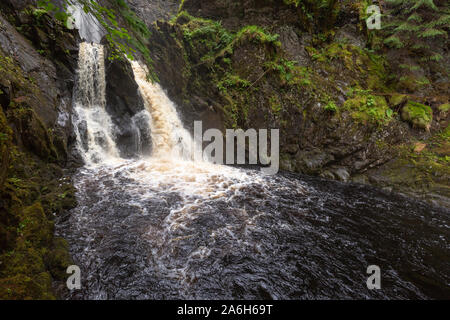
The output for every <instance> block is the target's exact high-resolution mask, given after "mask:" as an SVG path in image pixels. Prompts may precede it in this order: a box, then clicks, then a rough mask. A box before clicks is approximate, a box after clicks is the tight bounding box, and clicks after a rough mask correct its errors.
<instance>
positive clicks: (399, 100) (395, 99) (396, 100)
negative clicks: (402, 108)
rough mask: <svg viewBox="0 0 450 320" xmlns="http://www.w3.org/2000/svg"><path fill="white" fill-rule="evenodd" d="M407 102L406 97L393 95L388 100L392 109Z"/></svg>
mask: <svg viewBox="0 0 450 320" xmlns="http://www.w3.org/2000/svg"><path fill="white" fill-rule="evenodd" d="M407 100H408V97H407V96H406V95H404V94H393V95H392V96H391V97H390V98H389V104H390V105H391V106H393V107H397V106H399V105H401V104H403V103H405V102H406V101H407Z"/></svg>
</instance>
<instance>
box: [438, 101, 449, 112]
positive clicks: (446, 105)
mask: <svg viewBox="0 0 450 320" xmlns="http://www.w3.org/2000/svg"><path fill="white" fill-rule="evenodd" d="M438 110H439V112H443V113H447V112H448V111H449V110H450V103H444V104H441V105H440V106H439V107H438Z"/></svg>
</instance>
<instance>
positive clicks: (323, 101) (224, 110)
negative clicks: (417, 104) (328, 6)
mask: <svg viewBox="0 0 450 320" xmlns="http://www.w3.org/2000/svg"><path fill="white" fill-rule="evenodd" d="M359 5H360V3H359V2H351V1H350V2H348V1H347V2H346V1H344V2H339V6H340V7H339V10H334V11H333V10H331V11H330V13H327V12H325V11H323V10H324V9H321V8H307V9H306V10H309V9H311V11H310V14H309V16H314V17H315V19H313V20H314V21H311V20H310V19H309V18H308V17H309V16H308V14H306V13H305V11H304V10H303V9H301V8H299V7H295V6H289V5H286V4H285V1H270V2H269V1H268V2H261V1H195V0H185V1H184V2H183V5H182V7H181V10H185V11H186V12H182V13H180V14H179V15H178V17H177V18H176V19H173V20H171V21H170V22H164V21H158V22H156V23H155V24H153V25H152V26H151V33H152V35H151V37H150V48H151V55H152V58H153V60H154V61H155V63H154V68H155V71H156V73H157V74H158V76H159V78H160V80H161V84H162V85H163V87H164V88H166V89H167V91H168V93H169V96H170V97H171V98H172V99H173V100H174V101H176V103H177V104H178V105H179V106H180V107H181V110H182V113H183V118H184V121H185V123H186V125H187V126H192V123H193V121H194V120H203V123H204V127H205V128H209V127H216V128H219V129H221V130H223V129H224V128H243V129H248V128H255V129H258V128H279V129H280V149H281V150H280V151H281V164H282V167H283V169H285V170H289V171H296V172H302V173H308V174H314V175H322V176H325V177H328V178H333V179H338V180H342V181H351V180H353V181H357V182H370V183H374V184H377V185H381V186H385V185H395V188H398V189H395V190H397V191H403V192H407V191H411V190H414V189H415V188H416V186H415V185H414V184H413V185H408V186H405V185H402V186H400V185H399V183H398V181H397V180H396V181H394V180H395V179H393V180H392V179H391V178H392V176H391V178H388V177H385V178H383V179H379V172H380V170H378V169H380V168H382V167H386V168H388V167H389V166H391V165H392V161H391V160H392V159H396V158H397V157H400V158H401V159H403V160H404V161H406V162H409V161H412V155H411V154H410V153H408V152H409V151H405V150H412V149H410V147H409V145H410V141H411V140H412V139H415V138H414V137H418V138H419V139H429V138H430V134H429V133H427V132H426V131H425V130H424V129H427V128H434V129H435V131H434V132H435V134H440V133H439V132H440V130H443V129H445V128H446V126H448V117H447V120H444V121H442V120H440V122H438V121H434V120H432V119H434V118H436V119H441V118H440V117H439V116H438V117H434V118H433V117H432V115H430V117H428V118H427V119H429V120H430V122H429V123H428V124H427V125H426V126H425V127H424V126H421V125H418V124H417V123H416V124H414V123H413V125H412V126H411V125H410V124H408V123H407V122H408V121H409V120H408V121H406V122H405V121H402V120H403V119H404V117H403V119H402V117H401V110H402V107H403V106H404V104H405V103H406V101H407V100H408V96H409V94H406V95H405V94H393V95H392V99H390V97H391V94H390V93H388V94H386V95H383V93H384V92H392V91H394V92H395V90H397V87H396V86H395V84H393V83H390V82H389V81H388V79H389V75H390V73H391V72H392V71H391V65H392V64H395V63H396V62H395V59H394V60H392V58H391V57H390V56H389V55H387V56H384V55H383V54H381V53H378V54H375V53H373V52H371V51H369V50H367V49H370V48H371V46H373V45H374V44H373V43H374V42H373V41H374V40H373V39H372V40H370V38H368V36H367V33H366V30H365V24H364V20H362V19H361V18H360V12H361V8H360V6H359ZM320 10H322V11H320ZM318 12H320V13H319V14H318ZM333 12H338V14H334V13H333ZM320 17H321V18H320ZM324 17H328V18H327V19H326V21H323V19H324ZM321 19H322V20H321ZM218 21H220V24H219V23H218ZM249 25H251V26H249ZM320 32H321V35H318V33H320ZM275 34H277V35H278V36H274V35H275ZM390 62H391V63H390ZM396 96H397V97H402V98H401V99H395V97H396ZM442 99H443V100H442ZM445 99H448V95H447V98H441V99H440V100H436V99H435V100H430V101H429V102H428V103H429V104H428V105H430V106H431V108H430V109H429V110H428V111H429V112H431V113H433V112H434V113H439V114H441V112H440V111H439V110H438V106H439V105H440V104H442V103H445V101H446V100H445ZM428 111H427V112H428ZM442 114H444V113H442ZM416 122H417V120H416ZM411 123H412V122H411ZM431 133H433V129H432V130H431ZM439 141H441V140H439ZM438 159H439V162H440V163H444V162H445V158H442V156H438ZM438 170H441V169H438ZM447 171H448V170H444V172H442V174H443V176H444V177H446V178H444V180H445V179H447V180H446V181H447V182H445V183H447V184H448V182H449V180H448V179H449V176H448V172H447ZM384 172H387V171H384ZM376 177H378V178H376ZM430 179H431V180H433V181H435V182H436V183H438V184H439V185H440V184H441V183H442V179H439V181H440V182H438V181H437V180H436V179H435V178H433V177H431V176H430ZM445 183H444V184H445ZM420 193H421V194H422V193H423V190H421V191H420ZM425 193H426V192H425Z"/></svg>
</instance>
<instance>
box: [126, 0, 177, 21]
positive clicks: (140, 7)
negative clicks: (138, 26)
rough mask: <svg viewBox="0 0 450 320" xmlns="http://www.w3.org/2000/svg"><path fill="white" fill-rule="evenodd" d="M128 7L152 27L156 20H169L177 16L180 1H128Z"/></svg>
mask: <svg viewBox="0 0 450 320" xmlns="http://www.w3.org/2000/svg"><path fill="white" fill-rule="evenodd" d="M127 2H128V6H129V7H130V8H131V9H132V10H133V11H134V12H136V13H137V14H138V15H139V16H140V17H141V18H142V19H143V20H144V21H145V23H146V24H147V25H148V26H150V25H151V24H152V23H153V22H154V21H156V20H160V19H162V20H168V19H169V18H170V17H171V16H172V15H174V14H176V12H177V11H178V8H179V6H180V3H181V1H180V0H152V1H148V0H128V1H127Z"/></svg>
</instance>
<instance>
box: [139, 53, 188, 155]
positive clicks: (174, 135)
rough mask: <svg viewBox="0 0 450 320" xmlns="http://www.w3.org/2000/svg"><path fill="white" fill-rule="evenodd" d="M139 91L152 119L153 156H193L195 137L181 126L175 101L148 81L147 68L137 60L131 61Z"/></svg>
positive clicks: (156, 85)
mask: <svg viewBox="0 0 450 320" xmlns="http://www.w3.org/2000/svg"><path fill="white" fill-rule="evenodd" d="M131 65H132V67H133V72H134V75H135V79H136V82H137V84H138V86H139V91H140V93H141V95H142V97H143V98H144V103H145V105H146V108H147V109H148V110H149V112H150V114H151V116H152V121H151V124H150V127H151V130H152V141H153V146H154V153H153V156H154V157H159V158H182V159H186V160H187V159H192V157H193V156H192V154H193V153H192V152H193V148H194V141H193V139H192V138H191V136H190V134H189V132H188V131H187V130H186V129H185V128H184V127H183V124H182V123H181V121H180V118H179V117H178V114H177V111H176V108H175V105H174V104H173V102H172V101H170V99H169V98H168V97H167V95H166V94H165V92H164V90H163V89H162V88H161V86H160V85H159V84H154V83H150V82H148V81H147V70H146V69H145V67H143V66H141V65H140V64H139V62H137V61H131Z"/></svg>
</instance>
